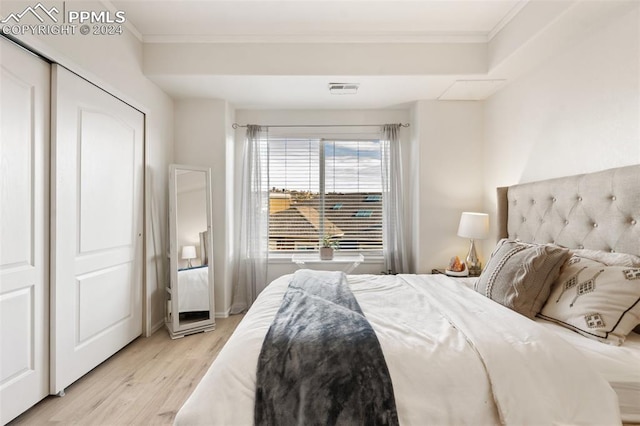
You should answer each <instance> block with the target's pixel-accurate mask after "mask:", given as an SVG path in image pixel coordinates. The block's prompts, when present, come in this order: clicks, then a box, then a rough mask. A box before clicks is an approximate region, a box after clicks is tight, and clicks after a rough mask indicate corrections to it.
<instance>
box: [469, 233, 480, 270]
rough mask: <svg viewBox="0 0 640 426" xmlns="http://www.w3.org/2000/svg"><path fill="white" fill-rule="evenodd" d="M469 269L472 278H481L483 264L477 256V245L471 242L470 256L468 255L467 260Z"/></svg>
mask: <svg viewBox="0 0 640 426" xmlns="http://www.w3.org/2000/svg"><path fill="white" fill-rule="evenodd" d="M466 263H467V269H468V270H469V276H470V277H479V276H480V273H481V272H482V264H481V263H480V260H479V259H478V255H477V254H476V244H475V242H474V241H473V239H472V240H471V245H470V246H469V254H467V258H466Z"/></svg>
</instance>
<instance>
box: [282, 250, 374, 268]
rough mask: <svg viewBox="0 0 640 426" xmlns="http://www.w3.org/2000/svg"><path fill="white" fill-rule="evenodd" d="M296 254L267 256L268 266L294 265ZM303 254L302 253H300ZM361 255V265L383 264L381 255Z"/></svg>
mask: <svg viewBox="0 0 640 426" xmlns="http://www.w3.org/2000/svg"><path fill="white" fill-rule="evenodd" d="M297 253H301V252H291V253H287V254H284V253H277V254H269V264H284V263H290V264H292V265H293V264H294V263H293V262H292V261H291V256H293V255H294V254H297ZM302 253H304V252H302ZM355 253H357V252H345V254H355ZM362 255H363V256H364V261H363V262H362V263H363V264H366V263H384V256H382V255H381V254H364V253H362ZM336 256H340V254H339V253H338V254H336Z"/></svg>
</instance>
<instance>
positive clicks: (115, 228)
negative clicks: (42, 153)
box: [51, 65, 144, 393]
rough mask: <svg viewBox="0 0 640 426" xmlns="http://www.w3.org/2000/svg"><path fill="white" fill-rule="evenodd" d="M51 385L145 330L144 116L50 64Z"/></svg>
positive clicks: (67, 380) (56, 388)
mask: <svg viewBox="0 0 640 426" xmlns="http://www.w3.org/2000/svg"><path fill="white" fill-rule="evenodd" d="M53 87H54V91H53V95H54V103H53V108H54V114H53V117H54V122H55V124H56V129H55V132H54V139H53V141H54V146H53V148H52V149H53V153H54V154H53V159H54V162H53V169H54V170H53V175H52V176H53V188H52V189H53V192H52V197H53V198H52V202H53V203H54V204H53V205H54V215H53V222H52V223H53V230H52V231H53V233H52V237H53V249H54V253H55V262H53V263H52V347H51V348H52V364H51V365H52V371H51V392H52V393H58V392H60V391H62V390H63V389H64V388H65V387H66V386H68V385H69V384H71V383H73V382H74V381H75V380H77V379H78V378H79V377H81V376H83V375H84V374H85V373H87V372H88V371H89V370H91V369H92V368H94V367H95V366H96V365H98V364H100V363H101V362H102V361H104V360H105V359H107V358H108V357H110V356H111V355H113V354H114V353H115V352H117V351H118V350H119V349H121V348H122V347H123V346H125V345H126V344H127V343H129V342H130V341H132V340H133V339H135V338H136V337H137V336H139V335H140V334H141V333H142V265H143V256H142V253H143V252H142V244H143V239H142V229H143V227H142V226H143V211H142V201H143V186H142V185H143V180H142V178H143V165H144V159H143V136H144V135H143V129H144V116H143V115H142V113H140V112H139V111H137V110H135V109H134V108H132V107H130V106H129V105H127V104H125V103H123V102H122V101H120V100H118V99H117V98H115V97H113V96H111V95H110V94H108V93H106V92H104V91H103V90H101V89H99V88H97V87H95V86H93V85H92V84H90V83H88V82H87V81H85V80H83V79H81V78H79V77H78V76H76V75H75V74H73V73H71V72H69V71H68V70H66V69H64V68H62V67H60V66H57V65H53Z"/></svg>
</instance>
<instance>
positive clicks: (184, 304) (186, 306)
mask: <svg viewBox="0 0 640 426" xmlns="http://www.w3.org/2000/svg"><path fill="white" fill-rule="evenodd" d="M178 308H179V309H178V311H179V312H199V311H208V310H209V268H208V267H206V266H203V267H197V268H192V269H182V270H179V271H178Z"/></svg>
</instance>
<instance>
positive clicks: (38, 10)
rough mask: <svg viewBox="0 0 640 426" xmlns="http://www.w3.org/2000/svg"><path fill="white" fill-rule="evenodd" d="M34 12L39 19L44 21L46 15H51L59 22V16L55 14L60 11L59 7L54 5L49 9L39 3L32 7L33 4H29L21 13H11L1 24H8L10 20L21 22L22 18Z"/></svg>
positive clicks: (54, 20)
mask: <svg viewBox="0 0 640 426" xmlns="http://www.w3.org/2000/svg"><path fill="white" fill-rule="evenodd" d="M29 13H30V14H32V15H33V16H35V17H36V18H37V19H38V21H40V22H42V23H44V17H47V16H48V17H49V18H50V19H51V20H52V21H53V22H58V18H56V17H55V15H54V13H55V14H58V13H59V11H58V9H57V8H56V7H55V6H54V7H52V8H51V9H47V8H46V7H44V6H43V5H42V3H38V4H36V5H35V6H33V7H31V6H27V8H26V9H25V10H23V11H22V12H21V13H11V14H9V16H7V17H6V18H4V19H3V20H2V21H0V24H6V23H7V22H9V21H10V20H12V19H13V20H14V21H15V22H16V23H19V22H20V20H21V19H22V18H23V17H24V16H25V15H27V14H29Z"/></svg>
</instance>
